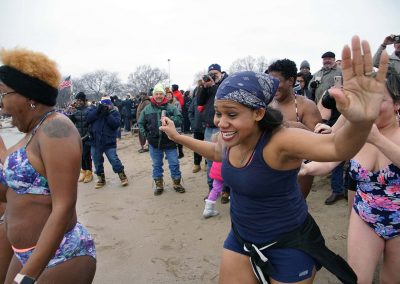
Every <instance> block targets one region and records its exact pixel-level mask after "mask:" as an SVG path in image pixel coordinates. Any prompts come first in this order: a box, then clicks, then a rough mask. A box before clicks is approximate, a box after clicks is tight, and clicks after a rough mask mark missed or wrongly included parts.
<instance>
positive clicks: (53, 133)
mask: <svg viewBox="0 0 400 284" xmlns="http://www.w3.org/2000/svg"><path fill="white" fill-rule="evenodd" d="M43 131H44V133H46V135H47V136H48V137H50V138H65V137H68V136H69V135H70V134H71V128H70V127H69V125H68V124H67V123H65V122H64V121H60V120H58V119H53V120H51V121H49V123H46V125H44V126H43Z"/></svg>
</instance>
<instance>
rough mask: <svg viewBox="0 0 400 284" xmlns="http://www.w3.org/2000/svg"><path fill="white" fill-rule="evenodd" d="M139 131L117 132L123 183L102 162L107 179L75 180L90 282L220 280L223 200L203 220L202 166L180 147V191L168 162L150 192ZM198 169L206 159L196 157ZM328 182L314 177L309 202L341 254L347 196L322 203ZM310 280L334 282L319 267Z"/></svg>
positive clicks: (331, 244)
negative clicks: (91, 246) (91, 258)
mask: <svg viewBox="0 0 400 284" xmlns="http://www.w3.org/2000/svg"><path fill="white" fill-rule="evenodd" d="M139 148H140V147H139V143H138V138H137V136H134V137H132V135H131V134H128V135H126V136H123V138H122V140H120V141H119V142H118V155H119V157H120V159H121V161H122V162H123V164H124V165H125V169H126V170H125V171H126V174H127V176H128V178H129V182H130V183H129V185H128V186H127V187H121V186H120V183H119V178H118V176H117V175H116V174H114V173H113V172H112V170H111V167H110V164H109V163H108V161H106V162H105V174H106V180H107V184H106V186H105V187H104V188H102V189H95V188H94V185H95V180H94V181H92V182H91V183H88V184H84V183H80V184H79V197H78V203H77V210H78V216H79V220H80V222H82V223H83V224H84V225H85V226H86V227H88V229H89V230H90V232H91V233H92V234H93V236H94V238H95V242H96V246H97V255H98V265H97V272H96V276H95V280H94V283H218V271H219V261H220V255H221V251H222V244H223V241H224V240H225V238H226V235H227V232H228V231H229V228H230V219H229V204H221V203H220V202H219V200H218V202H217V208H218V210H219V211H220V215H219V216H216V217H213V218H210V219H207V220H206V219H203V218H202V212H203V208H204V202H203V198H204V196H206V194H207V191H208V190H207V185H206V177H205V171H203V170H202V171H200V172H198V173H195V174H193V173H192V165H193V153H192V152H191V151H190V150H189V149H187V148H184V153H185V157H184V158H183V159H181V160H180V161H181V171H182V175H183V185H184V187H185V188H186V193H184V194H179V193H176V192H175V191H174V190H173V189H172V181H171V179H170V177H169V170H168V166H167V163H166V161H165V164H164V169H165V173H164V180H165V189H166V190H165V191H164V193H163V194H162V195H161V196H154V195H153V186H154V184H153V182H152V179H151V172H152V171H151V161H150V156H149V153H142V154H139V153H138V152H137V150H138V149H139ZM202 167H204V162H203V163H202ZM329 194H330V186H329V180H328V179H326V178H316V179H315V181H314V186H313V189H312V192H311V193H310V195H309V197H308V199H307V202H308V205H309V211H310V213H311V214H312V215H313V217H314V218H315V219H316V221H317V223H318V225H319V226H320V228H321V231H322V233H323V235H324V237H325V240H326V242H327V245H328V247H329V248H331V249H332V250H333V251H334V252H336V253H338V254H340V255H341V256H342V257H346V239H347V226H348V217H347V201H346V200H340V201H338V202H337V203H336V204H334V205H331V206H326V205H324V200H325V199H326V198H327V197H328V196H329ZM314 283H321V284H322V283H324V284H325V283H340V281H339V280H337V279H336V277H334V276H333V275H331V274H330V273H329V272H327V271H326V270H325V269H321V270H320V272H319V273H318V274H317V277H316V280H315V282H314Z"/></svg>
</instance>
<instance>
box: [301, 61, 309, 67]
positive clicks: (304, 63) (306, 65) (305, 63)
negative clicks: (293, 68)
mask: <svg viewBox="0 0 400 284" xmlns="http://www.w3.org/2000/svg"><path fill="white" fill-rule="evenodd" d="M302 68H308V69H310V63H308V61H307V60H304V61H303V62H301V64H300V69H302Z"/></svg>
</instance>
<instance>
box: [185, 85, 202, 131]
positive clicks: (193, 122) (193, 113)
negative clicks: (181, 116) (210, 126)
mask: <svg viewBox="0 0 400 284" xmlns="http://www.w3.org/2000/svg"><path fill="white" fill-rule="evenodd" d="M198 91H199V87H196V89H194V91H193V93H194V96H193V99H192V102H191V104H190V105H189V108H188V114H189V120H190V126H191V128H192V131H193V132H201V133H204V123H203V121H202V120H201V117H200V112H199V111H198V109H197V97H196V94H197V93H198Z"/></svg>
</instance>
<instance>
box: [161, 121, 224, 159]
mask: <svg viewBox="0 0 400 284" xmlns="http://www.w3.org/2000/svg"><path fill="white" fill-rule="evenodd" d="M161 122H162V126H160V130H161V131H164V132H165V133H166V134H167V135H168V138H169V139H171V140H173V141H175V142H177V143H179V144H182V145H183V146H185V147H188V148H189V149H191V150H193V151H194V152H196V153H198V154H200V155H201V156H203V157H205V158H206V159H209V160H212V161H217V162H220V161H222V153H223V152H222V151H223V142H222V140H221V138H220V137H218V141H217V143H213V142H207V141H202V140H197V139H194V138H192V137H189V136H186V135H180V134H179V133H178V132H177V131H176V129H175V125H174V122H173V121H172V120H171V119H169V118H168V117H163V118H162V120H161Z"/></svg>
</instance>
